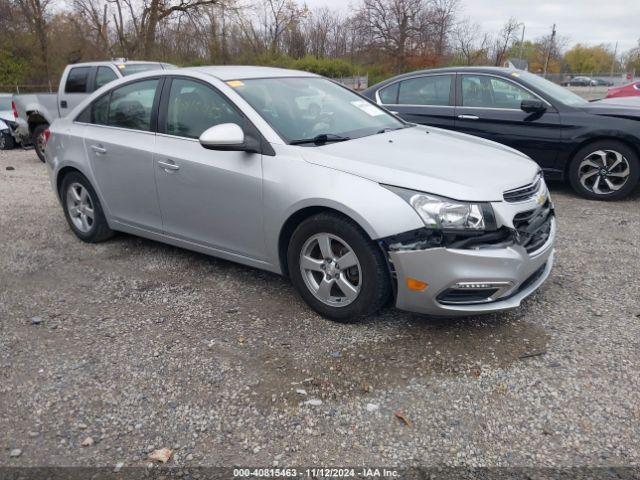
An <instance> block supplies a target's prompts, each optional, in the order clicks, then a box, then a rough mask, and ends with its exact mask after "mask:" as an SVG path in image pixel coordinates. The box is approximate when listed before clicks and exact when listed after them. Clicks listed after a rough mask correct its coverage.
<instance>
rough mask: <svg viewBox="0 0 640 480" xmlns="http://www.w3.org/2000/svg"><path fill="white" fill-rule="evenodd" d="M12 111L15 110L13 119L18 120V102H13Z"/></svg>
mask: <svg viewBox="0 0 640 480" xmlns="http://www.w3.org/2000/svg"><path fill="white" fill-rule="evenodd" d="M11 110H13V118H15V119H16V120H17V119H18V109H17V108H16V102H14V101H13V100H11Z"/></svg>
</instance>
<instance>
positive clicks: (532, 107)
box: [520, 99, 547, 113]
mask: <svg viewBox="0 0 640 480" xmlns="http://www.w3.org/2000/svg"><path fill="white" fill-rule="evenodd" d="M546 109H547V107H545V105H544V103H543V102H542V100H538V99H536V100H522V102H521V103H520V110H522V111H523V112H527V113H539V112H544V111H545V110H546Z"/></svg>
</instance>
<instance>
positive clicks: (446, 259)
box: [383, 206, 556, 316]
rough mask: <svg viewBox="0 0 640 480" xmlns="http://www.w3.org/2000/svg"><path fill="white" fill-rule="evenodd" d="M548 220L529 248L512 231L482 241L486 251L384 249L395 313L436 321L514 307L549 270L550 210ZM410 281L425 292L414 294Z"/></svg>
mask: <svg viewBox="0 0 640 480" xmlns="http://www.w3.org/2000/svg"><path fill="white" fill-rule="evenodd" d="M547 215H548V218H547V219H546V222H545V223H546V226H545V227H544V228H545V230H544V237H543V239H542V241H540V242H539V243H538V244H536V245H535V246H534V247H531V244H529V245H527V243H526V242H525V241H524V240H523V235H522V234H521V233H520V232H518V230H517V229H516V228H514V229H508V228H504V229H503V230H502V232H495V234H488V235H485V240H486V239H487V238H488V239H490V240H491V243H490V244H485V245H478V244H474V240H473V239H470V240H458V241H455V242H451V243H449V244H447V245H446V246H439V247H428V246H426V245H424V244H423V245H421V244H420V243H419V242H417V243H416V242H414V243H412V244H411V245H405V246H404V247H403V246H402V245H399V244H395V245H391V246H390V244H389V243H385V244H384V245H383V247H384V248H385V249H386V250H387V252H388V258H389V261H390V266H391V270H392V273H393V274H394V276H395V278H396V280H397V282H396V284H397V291H396V307H397V308H399V309H401V310H406V311H410V312H416V313H423V314H428V315H437V316H464V315H472V314H481V313H490V312H495V311H500V310H509V309H513V308H516V307H518V306H519V305H520V303H521V302H522V300H523V299H525V298H526V297H528V296H529V295H531V294H532V293H533V292H535V291H536V290H537V289H538V288H539V287H540V286H541V285H542V284H543V283H544V281H545V280H546V279H547V277H548V276H549V274H550V272H551V268H552V266H553V256H554V244H555V234H556V221H555V217H554V215H553V207H552V206H549V209H548V214H547ZM532 222H533V220H532ZM425 243H426V242H425ZM532 248H535V249H534V250H532ZM409 279H411V280H412V281H413V284H412V283H411V282H410V281H409ZM414 279H415V280H418V281H419V282H418V285H424V288H422V289H419V288H418V289H416V288H415V285H416V283H415V280H414Z"/></svg>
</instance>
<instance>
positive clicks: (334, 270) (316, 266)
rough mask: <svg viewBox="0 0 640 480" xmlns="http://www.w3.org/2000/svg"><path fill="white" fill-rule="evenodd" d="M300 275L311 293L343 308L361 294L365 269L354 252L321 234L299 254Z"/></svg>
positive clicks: (341, 240) (339, 242)
mask: <svg viewBox="0 0 640 480" xmlns="http://www.w3.org/2000/svg"><path fill="white" fill-rule="evenodd" d="M300 272H301V273H302V278H303V280H304V283H305V285H306V286H307V288H308V289H309V291H310V292H311V293H312V294H313V295H314V296H315V297H316V298H317V299H318V300H320V301H321V302H322V303H324V304H326V305H329V306H332V307H343V306H346V305H349V304H351V303H353V302H354V301H355V300H356V298H358V295H359V293H360V287H361V285H362V268H361V267H360V262H359V260H358V257H357V256H356V254H355V252H354V251H353V249H352V248H351V247H350V246H349V244H347V242H345V241H344V240H343V239H341V238H340V237H338V236H336V235H333V234H330V233H318V234H316V235H313V236H312V237H310V238H309V239H308V240H307V241H306V242H305V243H304V245H303V246H302V249H301V251H300Z"/></svg>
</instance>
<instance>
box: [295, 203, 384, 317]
mask: <svg viewBox="0 0 640 480" xmlns="http://www.w3.org/2000/svg"><path fill="white" fill-rule="evenodd" d="M287 262H288V267H289V277H290V278H291V282H292V283H293V285H294V287H295V288H296V290H297V291H298V293H299V294H300V296H302V298H303V299H304V300H305V301H306V302H307V303H308V304H309V305H310V306H311V307H312V308H313V309H314V310H315V311H316V312H318V313H319V314H320V315H322V316H324V317H326V318H329V319H331V320H335V321H337V322H344V323H349V322H355V321H358V320H359V319H360V318H362V317H365V316H367V315H371V314H373V313H375V312H377V311H378V310H379V309H380V308H381V307H382V306H383V305H384V304H385V303H386V302H387V300H388V299H389V297H390V294H391V283H390V278H389V271H388V267H387V264H386V261H385V258H384V256H383V253H382V250H381V249H380V248H379V247H378V245H376V243H375V242H373V241H372V240H371V239H370V238H369V237H368V236H367V234H366V233H365V232H363V231H362V229H361V228H360V227H359V226H358V225H357V224H356V223H354V222H353V221H352V220H350V219H348V218H346V217H343V216H340V215H336V214H333V213H320V214H318V215H314V216H313V217H310V218H308V219H306V220H305V221H303V222H302V223H301V224H300V225H298V228H296V230H295V231H294V232H293V235H292V237H291V241H290V242H289V249H288V252H287Z"/></svg>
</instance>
